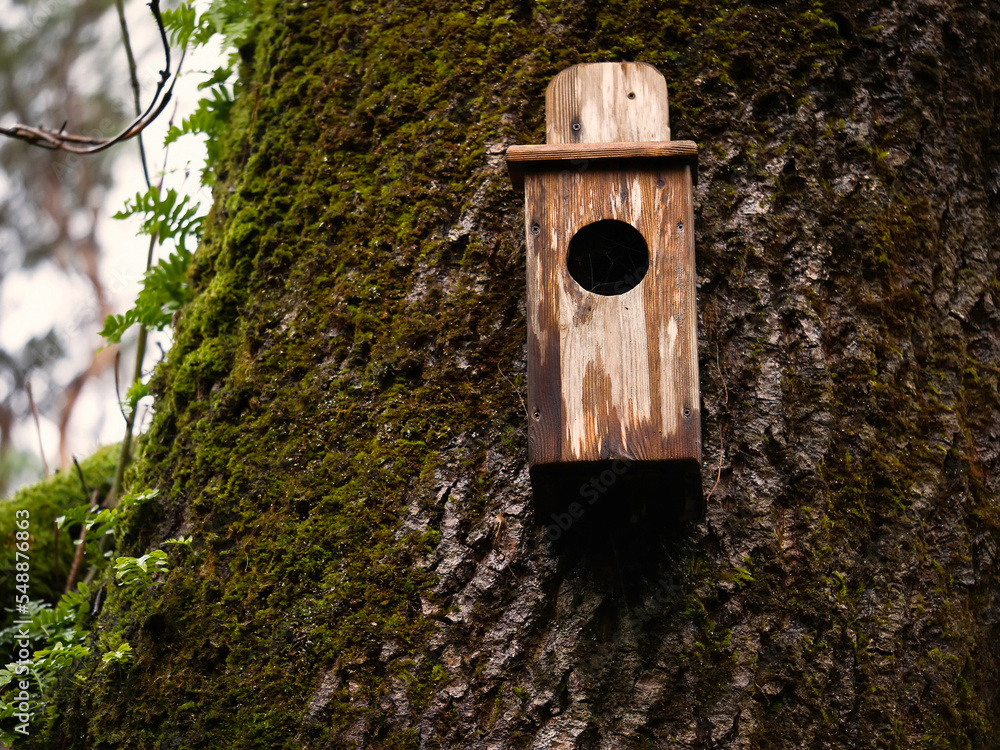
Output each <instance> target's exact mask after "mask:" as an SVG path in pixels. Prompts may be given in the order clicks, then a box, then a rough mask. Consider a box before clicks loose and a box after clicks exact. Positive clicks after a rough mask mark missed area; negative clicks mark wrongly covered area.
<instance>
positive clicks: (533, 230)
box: [531, 222, 542, 237]
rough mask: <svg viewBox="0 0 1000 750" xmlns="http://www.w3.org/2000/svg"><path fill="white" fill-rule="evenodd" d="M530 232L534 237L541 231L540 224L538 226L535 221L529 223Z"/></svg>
mask: <svg viewBox="0 0 1000 750" xmlns="http://www.w3.org/2000/svg"><path fill="white" fill-rule="evenodd" d="M531 233H532V234H533V235H534V236H535V237H537V236H538V235H540V234H541V233H542V228H541V227H540V226H538V223H537V222H536V223H534V224H532V225H531Z"/></svg>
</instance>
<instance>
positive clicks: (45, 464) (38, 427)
mask: <svg viewBox="0 0 1000 750" xmlns="http://www.w3.org/2000/svg"><path fill="white" fill-rule="evenodd" d="M24 390H26V391H27V392H28V404H30V406H31V416H33V417H34V418H35V432H37V433H38V453H39V455H41V457H42V469H43V470H44V471H45V478H46V479H48V478H49V462H48V461H46V460H45V448H44V447H43V446H42V425H41V424H40V423H39V421H38V407H37V406H35V397H34V396H33V395H32V394H31V381H30V380H29V381H27V382H26V383H25V384H24Z"/></svg>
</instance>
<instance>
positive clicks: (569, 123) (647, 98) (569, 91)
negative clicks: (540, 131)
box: [545, 63, 670, 144]
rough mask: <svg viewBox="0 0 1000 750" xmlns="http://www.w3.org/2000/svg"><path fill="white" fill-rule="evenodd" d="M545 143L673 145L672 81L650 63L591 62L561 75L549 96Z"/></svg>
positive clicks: (552, 85) (574, 67) (547, 93)
mask: <svg viewBox="0 0 1000 750" xmlns="http://www.w3.org/2000/svg"><path fill="white" fill-rule="evenodd" d="M545 107H546V115H545V140H546V141H547V142H548V143H550V144H555V143H612V142H617V141H669V140H670V117H669V114H668V106H667V82H666V79H664V77H663V74H662V73H660V71H658V70H657V69H656V68H654V67H653V66H652V65H648V64H646V63H591V64H585V65H574V66H573V67H571V68H567V69H566V70H564V71H562V72H560V73H559V74H558V75H557V76H556V77H555V78H553V79H552V81H551V82H550V83H549V86H548V89H547V90H546V92H545Z"/></svg>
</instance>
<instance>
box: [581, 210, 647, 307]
mask: <svg viewBox="0 0 1000 750" xmlns="http://www.w3.org/2000/svg"><path fill="white" fill-rule="evenodd" d="M566 266H567V267H568V269H569V275H570V276H572V277H573V280H574V281H576V283H577V284H579V285H580V286H582V287H583V288H584V289H586V290H587V291H588V292H593V293H594V294H603V295H604V296H606V297H610V296H613V295H616V294H625V292H627V291H629V290H630V289H635V288H636V287H637V286H639V282H641V281H642V280H643V278H645V276H646V271H647V270H648V269H649V248H648V247H647V245H646V240H645V239H643V236H642V234H640V233H639V230H638V229H636V228H635V227H633V226H632V225H631V224H626V223H625V222H624V221H617V220H616V219H603V220H601V221H595V222H594V223H593V224H587V226H585V227H583V228H581V229H580V231H578V232H577V233H576V234H574V235H573V239H571V240H570V241H569V256H568V257H567V258H566Z"/></svg>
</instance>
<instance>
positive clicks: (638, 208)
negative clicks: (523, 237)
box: [525, 166, 701, 466]
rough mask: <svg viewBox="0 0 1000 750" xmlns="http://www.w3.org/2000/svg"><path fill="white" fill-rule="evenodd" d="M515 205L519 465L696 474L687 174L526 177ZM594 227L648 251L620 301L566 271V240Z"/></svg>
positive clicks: (685, 170)
mask: <svg viewBox="0 0 1000 750" xmlns="http://www.w3.org/2000/svg"><path fill="white" fill-rule="evenodd" d="M525 202H526V207H527V208H526V215H525V218H526V224H527V238H528V246H527V262H528V274H527V281H528V329H529V334H528V336H529V338H528V401H529V403H528V411H529V413H530V417H531V418H530V427H529V433H528V441H529V442H528V444H529V461H530V463H531V465H532V466H536V465H540V464H547V463H558V462H567V461H598V460H606V459H615V458H628V459H634V460H642V461H656V460H664V459H692V460H695V461H699V462H700V459H701V435H700V419H699V404H698V360H697V338H696V334H695V319H696V317H695V283H694V282H695V280H694V235H693V231H692V230H693V221H694V216H693V208H692V201H691V170H690V168H689V167H687V166H680V167H676V168H672V169H661V170H656V171H653V170H649V169H646V168H630V169H624V170H598V169H595V170H591V171H588V172H585V173H574V172H568V171H564V172H548V173H540V174H530V175H528V176H527V177H526V181H525ZM602 219H616V220H619V221H623V222H626V223H628V224H631V225H632V226H634V227H636V228H637V229H638V230H639V231H640V232H641V233H642V235H643V237H644V238H645V239H646V242H647V244H648V248H649V260H650V265H649V270H648V271H647V273H646V276H645V277H644V278H643V280H642V282H641V283H640V284H639V285H638V286H636V287H635V288H634V289H632V290H630V291H628V292H626V293H624V294H620V295H614V296H603V295H599V294H593V293H591V292H588V291H586V290H585V289H584V288H583V287H581V286H580V285H579V284H578V283H577V282H576V281H574V280H573V278H572V277H571V276H570V274H569V273H568V271H567V267H566V257H567V250H568V246H569V242H570V239H571V238H572V237H573V236H574V235H575V234H576V233H577V231H579V229H580V228H582V227H583V226H586V225H587V224H590V223H593V222H596V221H600V220H602Z"/></svg>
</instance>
